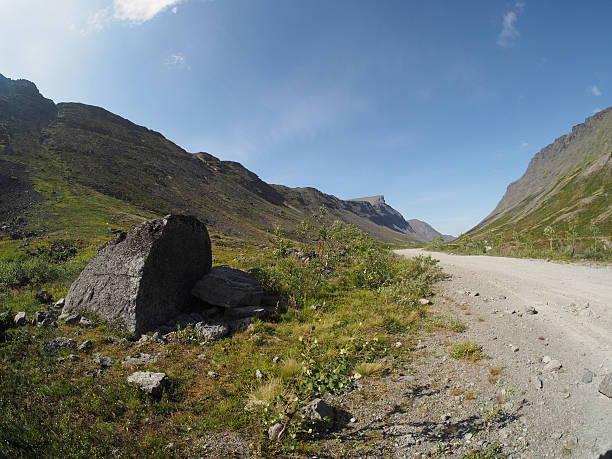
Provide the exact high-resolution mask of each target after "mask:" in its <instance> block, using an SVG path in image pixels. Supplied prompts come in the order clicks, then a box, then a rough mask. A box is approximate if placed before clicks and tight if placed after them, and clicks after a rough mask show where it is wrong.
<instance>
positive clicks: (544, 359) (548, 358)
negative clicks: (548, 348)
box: [542, 355, 552, 364]
mask: <svg viewBox="0 0 612 459" xmlns="http://www.w3.org/2000/svg"><path fill="white" fill-rule="evenodd" d="M551 360H552V359H551V358H550V357H549V356H548V355H545V356H544V357H542V363H544V364H546V363H548V362H550V361H551Z"/></svg>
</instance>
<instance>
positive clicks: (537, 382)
mask: <svg viewBox="0 0 612 459" xmlns="http://www.w3.org/2000/svg"><path fill="white" fill-rule="evenodd" d="M534 383H535V386H536V389H541V388H542V387H543V386H544V383H542V380H541V379H540V378H538V377H537V376H536V377H535V379H534Z"/></svg>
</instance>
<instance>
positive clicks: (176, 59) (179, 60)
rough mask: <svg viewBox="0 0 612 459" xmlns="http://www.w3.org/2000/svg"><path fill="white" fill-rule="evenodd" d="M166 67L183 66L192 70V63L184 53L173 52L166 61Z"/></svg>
mask: <svg viewBox="0 0 612 459" xmlns="http://www.w3.org/2000/svg"><path fill="white" fill-rule="evenodd" d="M164 65H165V66H166V67H171V68H172V67H173V68H182V69H185V70H191V65H189V63H188V62H187V58H186V57H185V55H184V54H183V53H172V54H170V56H168V57H167V58H166V60H165V61H164Z"/></svg>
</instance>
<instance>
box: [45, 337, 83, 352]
mask: <svg viewBox="0 0 612 459" xmlns="http://www.w3.org/2000/svg"><path fill="white" fill-rule="evenodd" d="M44 347H45V349H46V350H47V351H48V352H57V351H59V350H60V349H68V348H74V347H76V341H75V340H73V339H70V338H66V337H65V336H58V337H57V338H53V339H51V340H49V341H47V342H46V343H45V345H44Z"/></svg>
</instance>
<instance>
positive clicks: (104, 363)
mask: <svg viewBox="0 0 612 459" xmlns="http://www.w3.org/2000/svg"><path fill="white" fill-rule="evenodd" d="M93 361H94V363H96V364H98V365H100V368H109V367H112V366H113V364H114V363H115V359H113V358H112V357H109V356H107V355H98V356H96V358H95V359H94V360H93Z"/></svg>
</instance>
